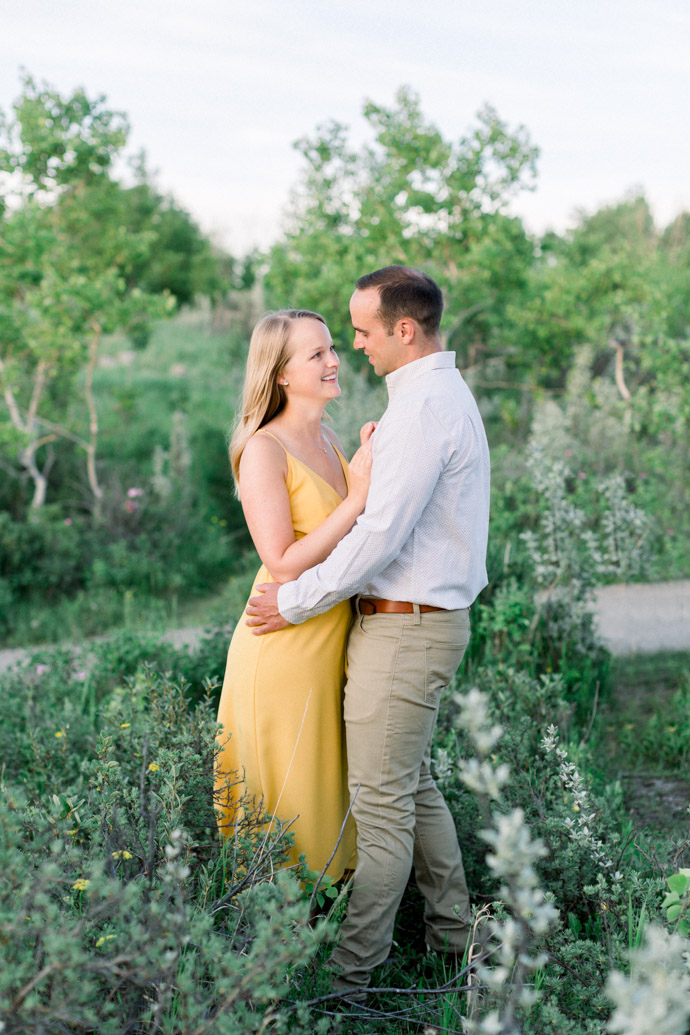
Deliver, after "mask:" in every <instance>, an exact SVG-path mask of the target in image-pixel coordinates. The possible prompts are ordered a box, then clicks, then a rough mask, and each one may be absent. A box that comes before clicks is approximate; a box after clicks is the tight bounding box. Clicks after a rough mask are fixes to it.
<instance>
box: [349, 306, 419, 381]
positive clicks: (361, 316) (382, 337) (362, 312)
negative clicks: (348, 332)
mask: <svg viewBox="0 0 690 1035" xmlns="http://www.w3.org/2000/svg"><path fill="white" fill-rule="evenodd" d="M378 308H379V292H378V288H367V289H366V290H365V291H360V290H359V289H358V290H357V291H355V293H354V295H353V296H352V298H351V299H350V316H351V317H352V326H353V327H354V329H355V340H354V342H353V345H354V347H355V348H356V349H362V350H363V351H364V354H365V355H366V356H368V357H369V362H370V363H371V365H372V366H373V368H374V373H376V374H378V375H379V377H385V375H386V374H390V373H392V372H393V371H394V370H397V369H398V367H401V366H402V365H403V363H404V362H405V350H404V347H403V345H402V344H401V342H400V341H399V340H398V337H397V336H396V334H395V332H394V333H393V334H389V333H388V331H387V330H386V328H385V327H384V325H383V324H382V323H381V320H380V319H379V317H378V315H377V314H378Z"/></svg>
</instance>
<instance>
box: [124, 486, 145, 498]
mask: <svg viewBox="0 0 690 1035" xmlns="http://www.w3.org/2000/svg"><path fill="white" fill-rule="evenodd" d="M127 495H128V496H129V498H130V499H131V500H135V499H138V497H139V496H143V495H144V490H143V489H134V488H132V489H127Z"/></svg>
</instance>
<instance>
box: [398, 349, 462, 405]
mask: <svg viewBox="0 0 690 1035" xmlns="http://www.w3.org/2000/svg"><path fill="white" fill-rule="evenodd" d="M450 369H453V370H454V369H455V353H454V352H432V353H431V354H430V355H429V356H422V357H421V359H414V360H412V362H411V363H406V364H405V365H404V366H402V367H398V369H397V370H393V371H392V373H390V374H386V387H387V388H388V398H389V399H392V398H393V397H394V396H395V395H397V394H398V392H401V391H402V390H403V389H404V388H405V387H406V386H407V385H409V384H411V382H412V381H416V380H417V378H418V377H423V376H424V375H425V374H428V373H429V372H430V371H432V370H450Z"/></svg>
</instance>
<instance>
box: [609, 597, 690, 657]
mask: <svg viewBox="0 0 690 1035" xmlns="http://www.w3.org/2000/svg"><path fill="white" fill-rule="evenodd" d="M595 611H596V614H597V626H598V629H599V634H600V636H601V638H602V640H603V641H604V643H605V644H606V646H607V647H608V648H609V650H610V651H611V653H612V654H617V655H623V654H654V653H655V652H656V651H662V650H682V651H690V579H682V580H679V581H678V582H651V583H647V584H642V583H631V584H629V585H619V586H603V587H602V588H601V589H600V590H599V591H598V592H597V595H596V603H595Z"/></svg>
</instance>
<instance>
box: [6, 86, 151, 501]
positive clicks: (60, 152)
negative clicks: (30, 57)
mask: <svg viewBox="0 0 690 1035" xmlns="http://www.w3.org/2000/svg"><path fill="white" fill-rule="evenodd" d="M126 138H127V123H126V120H125V119H124V117H123V116H122V115H120V114H119V113H114V112H111V111H109V110H108V109H107V108H106V107H105V104H104V99H103V98H97V99H96V100H90V99H89V98H87V97H86V95H85V94H84V93H83V91H81V90H77V91H75V93H73V94H72V95H71V96H69V97H62V96H60V95H59V94H58V93H56V92H55V91H54V90H51V89H50V88H48V87H39V86H37V85H36V84H35V83H34V81H33V80H32V79H31V78H30V77H29V76H26V77H25V79H24V82H23V93H22V95H21V97H20V98H19V100H18V101H17V103H16V105H15V119H14V121H13V122H11V123H9V124H7V125H6V127H5V132H4V133H3V134H2V136H0V157H1V158H2V162H3V167H4V168H8V169H10V170H12V171H13V172H14V175H13V176H10V177H8V178H7V179H6V180H5V181H3V190H4V192H5V195H6V197H7V198H9V197H12V196H14V197H13V204H11V205H10V204H5V205H4V206H3V210H2V245H1V248H2V257H3V260H4V261H2V262H1V263H0V321H1V324H0V334H1V340H2V352H1V353H0V377H1V379H2V388H3V401H4V405H5V409H6V413H5V416H4V421H6V422H7V426H8V427H9V428H11V431H12V434H11V435H9V434H5V435H3V438H5V440H7V441H9V443H10V445H12V446H14V449H13V450H11V452H10V456H11V457H14V456H16V457H17V459H18V461H19V464H20V467H21V468H22V469H23V470H24V472H25V473H26V474H28V475H29V476H30V477H31V479H32V481H33V486H34V492H33V498H32V501H31V508H32V510H33V511H37V510H39V509H40V508H41V507H42V506H43V504H44V502H45V498H46V490H47V484H48V474H49V470H50V456H49V458H48V462H47V463H45V462H44V464H43V467H42V468H41V467H39V463H38V459H37V453H39V451H41V450H43V449H44V448H45V447H47V446H49V445H50V446H51V447H52V444H53V443H54V442H56V441H59V440H61V439H68V440H70V441H72V442H75V443H76V444H77V445H79V446H80V447H81V448H82V449H83V450H84V452H85V454H86V461H87V463H86V467H87V474H88V479H89V484H90V487H91V491H92V494H93V506H94V508H95V511H96V513H98V511H99V509H100V504H101V499H102V489H101V487H100V485H99V482H98V476H97V472H96V465H95V457H96V446H97V436H98V419H97V413H96V409H95V406H94V402H93V395H92V392H91V381H92V377H93V370H94V367H95V362H96V356H97V352H98V348H99V344H100V340H101V335H102V334H103V333H109V332H112V331H114V330H115V329H116V328H117V327H120V326H123V325H126V324H127V323H129V322H131V320H132V319H134V317H135V314H137V313H143V314H146V317H147V319H153V318H155V317H161V316H163V315H164V314H165V313H166V311H167V310H168V309H169V305H168V300H167V299H166V298H165V297H163V296H159V297H157V296H155V295H153V294H151V293H148V292H146V291H142V290H141V288H140V287H138V286H137V285H136V284H128V283H127V279H126V277H127V273H128V270H129V268H130V266H131V264H132V263H133V262H135V261H136V260H137V259H139V260H140V259H141V256H142V254H145V253H146V250H147V249H148V248H149V247H150V244H151V242H150V241H149V239H148V238H147V236H146V234H144V233H139V234H134V233H129V232H128V230H127V228H126V227H124V226H122V225H121V224H120V222H119V213H118V198H119V192H120V188H119V186H118V185H117V184H116V182H115V181H114V180H113V179H111V177H110V168H111V166H112V163H113V161H114V159H115V158H116V156H117V154H118V153H119V151H120V150H121V149H122V147H123V146H124V144H125V142H126ZM86 361H88V367H87V377H86V380H85V382H84V411H85V414H84V417H85V418H86V419H85V420H84V418H82V421H81V427H80V425H79V424H77V425H76V426H70V425H69V423H66V422H65V407H66V403H67V401H68V400H69V396H70V390H71V389H72V387H73V384H74V379H75V377H76V374H77V372H78V370H79V368H80V366H81V365H82V364H84V363H85V362H86ZM84 424H86V429H84V428H83V425H84Z"/></svg>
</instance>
